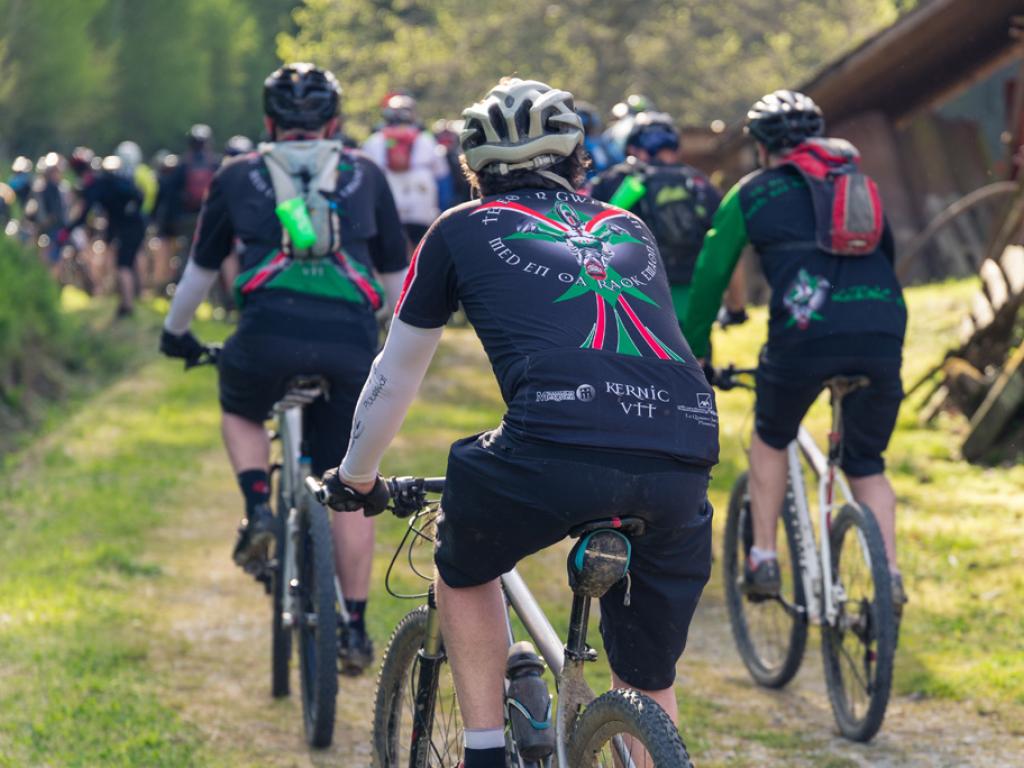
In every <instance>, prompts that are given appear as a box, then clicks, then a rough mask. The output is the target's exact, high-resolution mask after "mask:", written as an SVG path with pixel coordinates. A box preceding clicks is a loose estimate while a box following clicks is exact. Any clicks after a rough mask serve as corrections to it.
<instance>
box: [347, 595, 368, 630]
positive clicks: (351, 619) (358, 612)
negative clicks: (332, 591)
mask: <svg viewBox="0 0 1024 768" xmlns="http://www.w3.org/2000/svg"><path fill="white" fill-rule="evenodd" d="M345 610H346V611H348V625H349V626H350V627H352V629H358V630H359V631H360V632H365V631H366V601H365V600H346V601H345Z"/></svg>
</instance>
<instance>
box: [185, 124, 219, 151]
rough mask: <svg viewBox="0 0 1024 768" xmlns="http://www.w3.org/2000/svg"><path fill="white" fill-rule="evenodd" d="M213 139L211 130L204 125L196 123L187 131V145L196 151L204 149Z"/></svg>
mask: <svg viewBox="0 0 1024 768" xmlns="http://www.w3.org/2000/svg"><path fill="white" fill-rule="evenodd" d="M212 138H213V130H212V129H211V128H210V126H208V125H207V124H206V123H196V124H195V125H193V126H192V127H191V128H189V129H188V143H189V144H191V145H192V146H193V147H195V148H196V149H200V148H201V147H205V146H206V145H207V144H209V143H210V139H212Z"/></svg>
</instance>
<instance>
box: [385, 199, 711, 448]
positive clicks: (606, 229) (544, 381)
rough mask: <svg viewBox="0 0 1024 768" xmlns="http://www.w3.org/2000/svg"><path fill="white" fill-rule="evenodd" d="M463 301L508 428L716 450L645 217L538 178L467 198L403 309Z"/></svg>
mask: <svg viewBox="0 0 1024 768" xmlns="http://www.w3.org/2000/svg"><path fill="white" fill-rule="evenodd" d="M460 303H461V304H462V306H463V308H464V309H465V312H466V315H467V317H468V318H469V320H470V322H471V323H472V324H473V326H474V328H475V329H476V332H477V334H478V335H479V337H480V340H481V342H482V343H483V346H484V349H485V350H486V352H487V355H488V357H489V358H490V361H491V365H492V367H493V369H494V374H495V376H496V377H497V379H498V383H499V385H500V387H501V392H502V395H503V397H504V399H505V402H506V404H507V406H508V413H507V414H506V416H505V422H504V423H505V426H506V428H508V429H510V430H512V431H513V432H518V433H520V434H522V435H524V436H527V437H532V438H535V439H539V440H546V441H550V442H555V443H563V444H569V445H579V446H587V447H595V448H603V449H611V450H625V451H643V452H647V453H651V454H655V455H664V456H669V457H672V458H676V459H680V460H683V461H687V462H692V463H698V464H705V465H710V464H713V463H714V462H715V461H717V457H718V420H717V414H716V411H715V402H714V395H713V393H712V390H711V388H710V387H709V386H708V384H707V382H706V381H705V379H704V376H703V374H702V372H701V369H700V367H699V366H698V365H697V363H696V361H695V360H694V357H693V355H692V354H691V352H690V349H689V347H688V346H687V344H686V341H685V340H684V339H683V336H682V333H681V332H680V330H679V324H678V322H677V320H676V318H675V315H674V313H673V309H672V301H671V298H670V294H669V287H668V282H667V280H666V278H665V274H664V268H663V266H662V262H661V259H660V257H659V255H658V249H657V246H656V244H655V242H654V238H653V237H652V235H651V233H650V231H649V230H648V229H647V227H646V226H645V225H644V223H643V222H642V221H641V220H640V219H639V218H637V217H636V216H634V215H632V214H630V213H628V212H626V211H622V210H620V209H618V208H612V207H611V206H608V205H605V204H603V203H601V202H598V201H596V200H594V199H592V198H589V197H586V196H583V195H577V194H571V193H568V192H561V191H553V190H537V189H524V190H520V191H517V192H515V193H511V194H506V195H502V196H498V197H488V198H485V199H484V200H482V201H473V202H471V203H467V204H465V205H462V206H459V207H458V208H454V209H452V210H450V211H448V212H447V213H445V214H444V215H443V216H442V217H441V218H440V219H439V220H438V221H437V222H435V224H434V225H433V226H432V227H431V229H430V231H429V232H428V233H427V235H426V237H425V238H424V239H423V241H422V242H421V244H420V247H419V248H418V250H417V253H416V255H415V256H414V258H413V264H412V267H411V268H410V271H409V277H408V279H407V282H406V288H405V291H404V292H403V295H402V298H401V300H400V302H399V306H398V310H397V315H398V317H399V319H401V320H402V321H403V322H406V323H408V324H410V325H413V326H417V327H420V328H436V327H439V326H442V325H444V324H445V323H446V322H447V320H448V318H449V316H450V315H451V313H452V312H453V311H454V310H455V308H456V307H457V306H458V304H460Z"/></svg>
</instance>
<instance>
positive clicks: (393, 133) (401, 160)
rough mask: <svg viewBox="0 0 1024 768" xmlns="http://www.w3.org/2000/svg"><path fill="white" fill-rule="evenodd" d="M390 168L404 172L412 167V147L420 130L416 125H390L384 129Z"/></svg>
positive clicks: (397, 171)
mask: <svg viewBox="0 0 1024 768" xmlns="http://www.w3.org/2000/svg"><path fill="white" fill-rule="evenodd" d="M383 133H384V145H385V147H386V149H387V163H388V170H389V171H395V172H396V173H402V172H403V171H408V170H409V169H410V168H411V167H412V149H413V145H415V144H416V139H417V138H419V135H420V130H419V128H417V127H416V126H414V125H388V126H385V127H384V129H383Z"/></svg>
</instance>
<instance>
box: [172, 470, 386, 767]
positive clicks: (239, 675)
mask: <svg viewBox="0 0 1024 768" xmlns="http://www.w3.org/2000/svg"><path fill="white" fill-rule="evenodd" d="M225 477H230V469H229V468H228V466H227V464H226V460H225V459H224V457H223V454H222V453H221V452H219V451H218V452H216V453H213V454H211V455H210V456H208V457H206V459H205V460H204V461H203V469H202V470H201V472H200V474H199V476H198V477H197V478H196V482H195V484H194V486H193V488H192V490H191V492H189V493H186V495H185V496H184V497H183V498H182V499H181V504H182V506H183V509H185V510H186V511H185V512H184V513H183V517H182V519H181V525H180V526H178V527H176V528H173V529H167V530H163V531H161V532H160V533H159V534H158V540H157V544H156V547H155V554H156V555H157V557H159V559H160V561H161V563H162V565H163V567H164V570H165V573H166V574H167V577H168V578H166V579H162V580H161V584H160V586H159V587H158V588H157V589H156V590H155V593H154V594H153V595H152V599H154V600H157V601H159V604H160V605H161V606H162V615H163V624H164V626H163V627H162V628H161V629H162V632H161V634H162V635H163V636H164V637H166V638H167V643H166V644H165V645H164V646H163V647H162V648H161V649H160V650H161V653H160V654H159V655H158V657H157V659H156V663H157V664H158V666H159V667H161V668H162V670H163V671H167V672H169V673H170V674H168V675H167V676H166V677H167V678H169V679H171V680H173V688H172V690H171V691H170V692H169V698H170V699H171V701H172V702H173V703H174V705H175V706H177V707H178V708H180V710H181V712H182V714H183V716H184V717H185V719H187V720H188V721H190V722H191V723H193V724H194V725H195V726H196V727H197V728H199V730H200V731H201V732H202V733H203V735H204V736H205V737H206V739H207V740H208V741H209V742H211V746H212V747H213V748H214V750H213V751H215V752H217V753H221V754H224V755H226V757H225V758H224V760H225V764H226V765H238V766H242V765H245V766H272V767H274V768H279V767H280V768H284V767H285V766H287V767H288V768H300V767H302V768H305V767H306V766H328V765H330V766H345V768H349V767H351V768H361V767H362V766H368V765H369V761H370V750H369V735H370V724H369V717H368V713H369V712H370V708H371V706H372V699H373V686H374V681H373V678H372V676H366V677H363V678H359V679H350V678H343V679H342V680H341V683H340V686H339V687H340V690H341V694H340V695H339V697H338V717H337V721H336V723H335V730H334V744H333V746H332V747H331V748H330V749H327V750H324V751H322V752H320V751H318V752H311V751H310V750H308V749H307V748H306V745H305V740H304V738H303V735H302V706H301V702H300V699H299V688H298V679H297V678H296V677H295V675H294V672H293V676H292V695H291V697H289V698H286V699H281V700H277V701H275V700H273V699H271V697H270V627H269V622H270V606H269V598H267V597H266V596H265V595H264V594H263V591H262V588H261V587H259V586H258V585H257V584H256V583H255V582H253V581H252V580H251V579H247V578H244V577H243V576H242V575H241V573H240V572H239V570H238V569H237V568H236V567H235V565H234V564H233V563H232V562H231V559H230V557H229V551H230V547H231V543H232V542H233V541H234V528H235V525H236V523H237V518H236V512H235V510H236V509H238V508H239V500H238V494H237V492H236V491H235V489H234V488H232V487H231V486H230V485H228V484H226V483H225V482H224V478H225Z"/></svg>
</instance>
